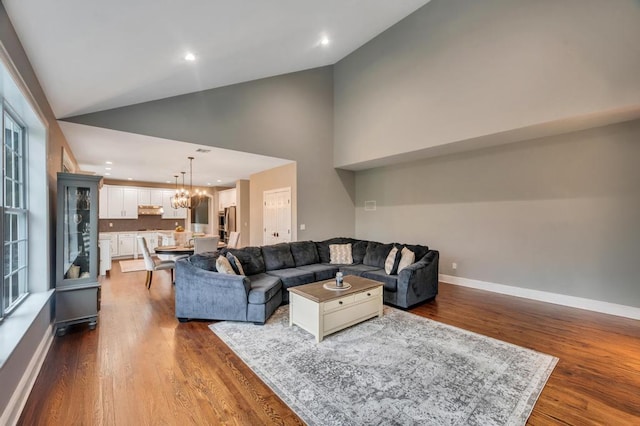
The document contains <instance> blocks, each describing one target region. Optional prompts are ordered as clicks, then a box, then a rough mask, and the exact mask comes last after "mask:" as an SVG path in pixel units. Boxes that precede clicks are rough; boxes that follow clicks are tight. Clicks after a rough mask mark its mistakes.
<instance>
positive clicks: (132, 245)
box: [118, 232, 137, 256]
mask: <svg viewBox="0 0 640 426" xmlns="http://www.w3.org/2000/svg"><path fill="white" fill-rule="evenodd" d="M136 236H137V234H136V233H135V232H133V233H127V232H121V233H118V256H134V255H135V254H136V253H137V250H136Z"/></svg>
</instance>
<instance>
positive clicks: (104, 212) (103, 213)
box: [98, 185, 109, 219]
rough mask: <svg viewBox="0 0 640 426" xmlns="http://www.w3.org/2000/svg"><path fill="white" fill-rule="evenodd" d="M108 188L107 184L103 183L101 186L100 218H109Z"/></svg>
mask: <svg viewBox="0 0 640 426" xmlns="http://www.w3.org/2000/svg"><path fill="white" fill-rule="evenodd" d="M107 188H108V186H107V185H103V186H102V188H100V193H99V195H98V219H108V218H109V205H108V197H107Z"/></svg>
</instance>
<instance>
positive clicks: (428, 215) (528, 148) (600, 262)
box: [356, 120, 640, 307]
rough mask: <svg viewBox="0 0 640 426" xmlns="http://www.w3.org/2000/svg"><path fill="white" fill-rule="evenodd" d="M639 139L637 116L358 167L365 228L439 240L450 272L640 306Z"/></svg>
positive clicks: (382, 234) (383, 236)
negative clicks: (372, 204) (370, 203)
mask: <svg viewBox="0 0 640 426" xmlns="http://www.w3.org/2000/svg"><path fill="white" fill-rule="evenodd" d="M639 141H640V120H637V121H633V122H628V123H623V124H617V125H611V126H607V127H600V128H597V129H592V130H586V131H581V132H574V133H570V134H566V135H560V136H555V137H547V138H542V139H536V140H531V141H527V142H520V143H517V144H511V145H506V146H502V147H493V148H485V149H482V150H478V151H473V152H467V153H462V154H455V155H449V156H443V157H439V158H433V159H428V160H420V161H417V162H412V163H406V164H402V165H395V166H387V167H381V168H376V169H371V170H367V171H362V172H357V174H356V194H357V203H356V235H357V237H358V238H366V239H373V240H380V241H400V242H413V243H424V244H428V245H429V246H430V247H432V248H434V249H437V250H440V252H441V263H440V266H441V273H444V274H450V275H457V276H460V277H464V278H471V279H476V280H481V281H488V282H493V283H499V284H506V285H512V286H517V287H524V288H530V289H536V290H542V291H548V292H553V293H558V294H566V295H571V296H578V297H585V298H590V299H596V300H601V301H607V302H612V303H618V304H622V305H629V306H635V307H640V291H639V289H638V282H639V281H638V276H640V267H639V265H640V263H639V262H638V253H640V221H639V220H638V217H639V216H638V214H639V212H640V185H638V182H640V167H638V160H639V159H640V143H639ZM367 200H376V201H377V210H376V211H373V212H370V211H364V208H363V206H364V202H365V201H367ZM452 262H457V264H458V269H457V271H454V270H452V268H451V263H452Z"/></svg>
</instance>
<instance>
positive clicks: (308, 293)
mask: <svg viewBox="0 0 640 426" xmlns="http://www.w3.org/2000/svg"><path fill="white" fill-rule="evenodd" d="M327 282H330V283H333V282H334V280H333V279H331V280H323V281H318V282H315V283H311V284H304V285H299V286H295V287H290V288H288V289H287V290H289V292H291V293H295V294H298V295H300V296H303V297H305V298H307V299H310V300H313V301H314V302H317V303H323V302H326V301H328V300H332V299H339V298H340V297H344V296H347V295H349V294H354V293H359V292H361V291H365V290H370V289H373V288H377V287H381V286H382V283H381V282H380V281H375V280H370V279H369V278H363V277H358V276H356V275H345V276H344V282H345V283H349V284H351V288H349V289H346V290H327V289H326V288H324V287H323V285H324V283H327Z"/></svg>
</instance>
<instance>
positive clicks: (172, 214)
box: [162, 190, 187, 219]
mask: <svg viewBox="0 0 640 426" xmlns="http://www.w3.org/2000/svg"><path fill="white" fill-rule="evenodd" d="M174 195H175V191H170V190H169V191H162V208H163V210H164V213H163V214H162V218H163V219H186V218H187V209H174V208H173V207H171V198H172V197H173V196H174Z"/></svg>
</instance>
